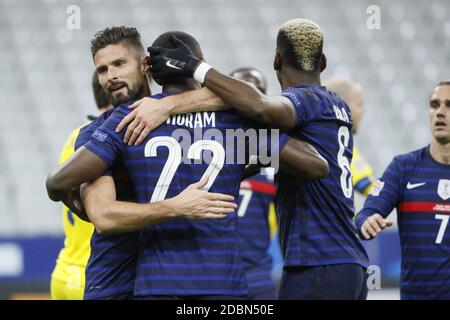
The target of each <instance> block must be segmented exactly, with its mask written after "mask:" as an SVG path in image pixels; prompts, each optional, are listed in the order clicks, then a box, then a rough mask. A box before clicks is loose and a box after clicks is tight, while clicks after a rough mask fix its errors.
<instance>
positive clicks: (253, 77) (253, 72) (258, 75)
mask: <svg viewBox="0 0 450 320" xmlns="http://www.w3.org/2000/svg"><path fill="white" fill-rule="evenodd" d="M230 77H233V78H237V79H240V80H245V81H249V80H250V81H249V82H250V83H253V84H254V85H255V86H256V88H258V90H260V91H261V92H262V93H264V94H265V93H266V91H267V80H266V77H265V76H264V73H262V72H261V71H259V70H258V69H256V68H254V67H243V68H238V69H236V70H233V71H232V72H230ZM245 78H246V79H245Z"/></svg>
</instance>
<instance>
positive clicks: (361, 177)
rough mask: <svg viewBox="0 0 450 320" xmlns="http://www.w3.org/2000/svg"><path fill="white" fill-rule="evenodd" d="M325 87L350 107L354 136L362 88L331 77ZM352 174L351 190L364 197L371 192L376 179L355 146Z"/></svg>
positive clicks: (358, 117) (345, 80) (348, 81)
mask: <svg viewBox="0 0 450 320" xmlns="http://www.w3.org/2000/svg"><path fill="white" fill-rule="evenodd" d="M325 85H326V87H327V88H328V90H330V91H334V92H336V94H337V95H338V96H339V97H340V98H341V99H342V100H344V101H345V102H346V103H347V105H348V106H349V107H350V110H351V112H352V119H353V134H356V133H357V132H358V130H359V126H360V124H361V118H362V116H363V114H364V94H363V90H362V87H361V86H360V85H359V84H358V83H356V82H355V81H353V80H351V79H349V78H343V77H332V78H330V79H327V80H326V81H325ZM350 168H351V170H352V173H353V188H354V189H355V190H356V191H358V192H359V193H361V194H362V195H364V196H367V195H368V194H369V192H370V191H371V190H372V187H373V184H374V182H375V181H376V179H375V178H374V177H373V171H372V168H371V167H370V165H369V164H368V163H367V161H366V160H365V159H364V158H363V157H362V156H361V155H360V153H359V151H358V149H357V148H356V146H353V160H352V163H351V165H350Z"/></svg>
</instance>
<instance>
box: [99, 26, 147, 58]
mask: <svg viewBox="0 0 450 320" xmlns="http://www.w3.org/2000/svg"><path fill="white" fill-rule="evenodd" d="M120 42H127V44H128V45H129V46H131V47H132V48H133V49H135V50H136V52H139V53H142V54H144V53H145V51H144V47H143V46H142V42H141V35H140V34H139V32H138V31H137V29H136V28H134V27H126V26H119V27H116V26H113V27H110V28H106V29H103V30H100V31H99V32H97V33H96V34H95V35H94V37H93V38H92V40H91V53H92V57H94V56H95V54H96V53H97V52H98V51H99V50H100V49H103V48H105V47H106V46H108V45H110V44H118V43H120Z"/></svg>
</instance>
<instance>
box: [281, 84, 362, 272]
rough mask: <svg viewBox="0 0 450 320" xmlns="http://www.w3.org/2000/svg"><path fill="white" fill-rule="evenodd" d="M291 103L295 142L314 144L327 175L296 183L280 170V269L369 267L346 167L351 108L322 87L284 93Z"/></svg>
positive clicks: (349, 155)
mask: <svg viewBox="0 0 450 320" xmlns="http://www.w3.org/2000/svg"><path fill="white" fill-rule="evenodd" d="M282 95H283V96H285V97H287V98H288V99H289V100H290V101H291V102H292V104H293V105H294V108H295V112H296V123H295V127H294V128H293V129H291V130H290V132H288V134H289V135H290V136H292V137H294V138H297V139H300V140H303V141H305V142H308V143H310V144H311V145H313V146H314V147H315V148H316V149H317V151H318V152H319V153H320V154H321V155H322V156H323V157H324V158H325V159H326V160H327V161H328V165H329V175H328V176H327V177H326V178H323V179H319V180H299V179H296V178H293V177H291V176H289V175H286V174H283V172H282V171H280V172H279V173H278V174H277V176H276V182H277V198H276V208H277V215H278V220H279V230H280V236H281V247H282V251H283V256H284V267H290V266H320V265H332V264H345V263H355V264H359V265H361V266H363V267H367V266H368V258H367V254H366V252H365V250H364V248H363V247H362V245H361V243H360V241H359V239H358V237H357V235H356V227H355V225H354V222H353V216H354V206H353V187H352V173H351V170H350V163H351V160H352V149H353V135H352V120H351V116H350V110H349V107H348V106H347V105H346V104H345V102H343V101H342V100H341V99H340V98H339V97H338V96H337V95H336V94H334V93H332V92H330V91H328V90H327V89H326V88H325V87H320V86H309V85H299V86H295V87H290V88H287V89H286V90H284V91H283V92H282Z"/></svg>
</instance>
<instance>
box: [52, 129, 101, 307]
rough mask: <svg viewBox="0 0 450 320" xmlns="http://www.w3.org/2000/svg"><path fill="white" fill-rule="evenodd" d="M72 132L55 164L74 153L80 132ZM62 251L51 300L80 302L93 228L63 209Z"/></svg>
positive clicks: (76, 130) (53, 278)
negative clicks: (63, 238)
mask: <svg viewBox="0 0 450 320" xmlns="http://www.w3.org/2000/svg"><path fill="white" fill-rule="evenodd" d="M81 128H82V127H79V128H77V129H75V130H74V131H73V132H72V133H71V135H70V136H69V138H68V139H67V140H66V142H65V144H64V148H63V150H62V153H61V157H60V161H59V163H60V164H61V163H63V162H64V161H66V160H67V159H68V158H69V157H70V156H71V155H72V154H73V153H74V151H75V140H76V138H77V137H78V134H79V132H80V129H81ZM63 227H64V234H65V240H64V248H63V249H61V251H60V253H59V256H58V260H57V261H56V267H55V269H54V270H53V273H52V283H51V295H52V299H57V300H60V299H70V300H77V299H83V292H84V286H85V269H86V264H87V262H88V259H89V256H90V254H91V246H90V241H91V236H92V233H93V231H94V226H93V225H92V224H91V223H88V222H85V221H83V220H81V219H80V218H78V217H77V216H76V215H75V214H73V213H72V212H71V211H70V210H69V208H67V207H66V206H64V207H63Z"/></svg>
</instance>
